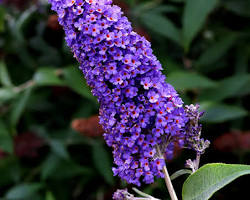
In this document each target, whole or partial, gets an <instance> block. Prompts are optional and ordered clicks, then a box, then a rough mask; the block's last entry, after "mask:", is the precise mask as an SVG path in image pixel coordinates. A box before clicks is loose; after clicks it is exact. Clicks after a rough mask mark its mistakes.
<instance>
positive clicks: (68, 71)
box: [63, 66, 96, 102]
mask: <svg viewBox="0 0 250 200" xmlns="http://www.w3.org/2000/svg"><path fill="white" fill-rule="evenodd" d="M63 75H64V79H65V82H66V84H67V86H69V87H70V88H71V89H72V90H74V91H75V92H77V93H78V94H80V95H82V96H83V97H85V98H87V99H89V100H91V101H93V102H96V98H95V97H94V96H93V95H92V93H91V90H90V87H89V86H88V85H87V84H86V81H85V79H84V76H83V74H82V72H81V71H80V70H79V69H78V68H77V67H74V66H72V67H67V68H65V69H64V70H63Z"/></svg>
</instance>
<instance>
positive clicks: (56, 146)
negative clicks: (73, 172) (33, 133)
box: [49, 139, 70, 159]
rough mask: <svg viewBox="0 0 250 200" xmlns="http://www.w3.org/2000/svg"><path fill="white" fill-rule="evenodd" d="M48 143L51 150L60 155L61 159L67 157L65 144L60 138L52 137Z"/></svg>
mask: <svg viewBox="0 0 250 200" xmlns="http://www.w3.org/2000/svg"><path fill="white" fill-rule="evenodd" d="M49 143H50V147H51V150H52V151H53V152H54V153H55V154H57V155H58V156H60V157H61V158H63V159H69V157H70V156H69V153H68V151H67V148H66V145H65V144H64V143H63V142H62V141H60V140H56V139H52V140H50V141H49Z"/></svg>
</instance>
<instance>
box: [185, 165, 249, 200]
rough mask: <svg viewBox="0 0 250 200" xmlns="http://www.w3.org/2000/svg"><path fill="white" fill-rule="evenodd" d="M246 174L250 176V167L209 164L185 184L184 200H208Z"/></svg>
mask: <svg viewBox="0 0 250 200" xmlns="http://www.w3.org/2000/svg"><path fill="white" fill-rule="evenodd" d="M246 174H250V166H249V165H233V164H221V163H214V164H207V165H205V166H203V167H201V168H200V169H198V170H197V171H196V172H195V173H193V174H192V175H191V176H189V177H188V179H187V180H186V181H185V182H184V185H183V188H182V198H183V200H207V199H209V198H210V197H211V196H212V195H213V194H214V193H215V192H216V191H218V190H219V189H221V188H223V187H224V186H225V185H227V184H229V183H230V182H232V181H233V180H235V179H236V178H239V177H240V176H243V175H246ZM246 193H247V192H246Z"/></svg>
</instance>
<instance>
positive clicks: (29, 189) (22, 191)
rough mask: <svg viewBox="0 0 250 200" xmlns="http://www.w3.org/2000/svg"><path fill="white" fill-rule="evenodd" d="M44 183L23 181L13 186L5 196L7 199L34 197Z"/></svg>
mask: <svg viewBox="0 0 250 200" xmlns="http://www.w3.org/2000/svg"><path fill="white" fill-rule="evenodd" d="M42 187H43V185H42V184H41V183H23V184H20V185H17V186H14V187H13V188H11V189H10V190H9V191H8V192H7V194H6V195H5V197H6V198H7V199H27V198H32V196H33V195H35V194H36V193H37V192H38V191H39V190H40V189H41V188H42Z"/></svg>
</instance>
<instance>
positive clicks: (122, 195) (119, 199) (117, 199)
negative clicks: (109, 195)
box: [113, 189, 134, 200]
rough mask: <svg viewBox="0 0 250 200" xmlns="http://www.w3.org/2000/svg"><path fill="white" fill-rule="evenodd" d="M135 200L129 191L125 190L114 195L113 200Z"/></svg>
mask: <svg viewBox="0 0 250 200" xmlns="http://www.w3.org/2000/svg"><path fill="white" fill-rule="evenodd" d="M133 198H134V196H133V195H131V194H129V193H128V190H127V189H124V190H117V191H116V192H115V193H114V194H113V199H114V200H127V199H130V200H132V199H133Z"/></svg>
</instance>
